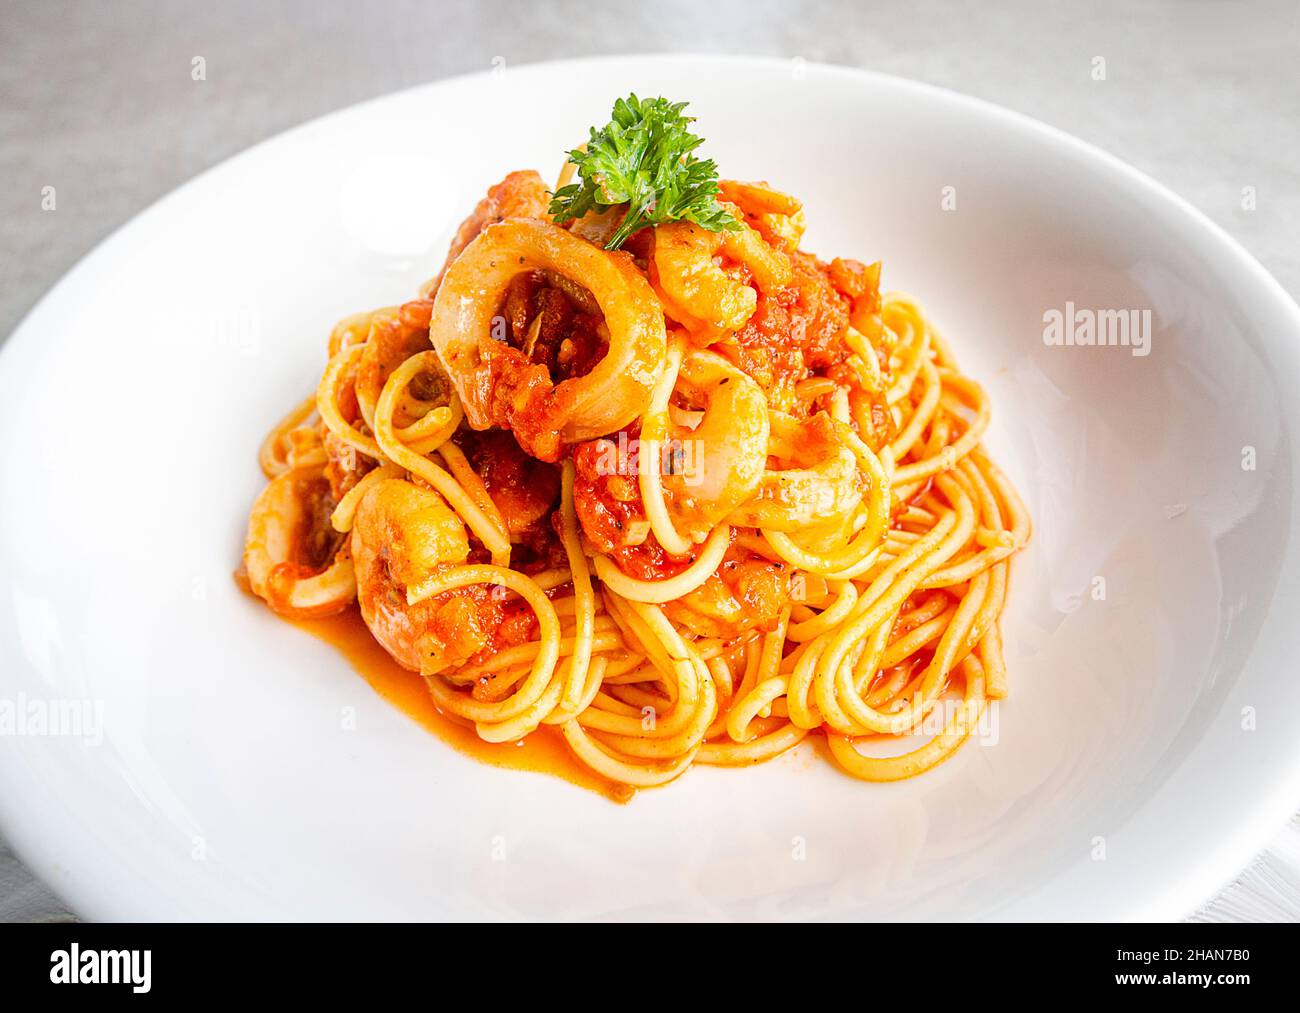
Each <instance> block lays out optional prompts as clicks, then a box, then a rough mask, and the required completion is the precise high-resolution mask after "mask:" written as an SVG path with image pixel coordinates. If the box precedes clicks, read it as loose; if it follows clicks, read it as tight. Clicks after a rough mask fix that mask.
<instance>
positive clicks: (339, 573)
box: [244, 469, 357, 619]
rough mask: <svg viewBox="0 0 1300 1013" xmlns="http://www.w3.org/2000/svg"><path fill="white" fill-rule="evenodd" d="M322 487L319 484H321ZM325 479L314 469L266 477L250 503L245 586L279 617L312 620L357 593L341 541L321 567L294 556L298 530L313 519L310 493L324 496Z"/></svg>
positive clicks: (337, 609) (298, 542) (349, 558)
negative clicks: (260, 489) (254, 498)
mask: <svg viewBox="0 0 1300 1013" xmlns="http://www.w3.org/2000/svg"><path fill="white" fill-rule="evenodd" d="M322 486H323V488H322ZM328 491H329V482H328V480H327V479H326V478H325V476H324V473H323V472H322V471H320V470H319V469H317V470H314V471H303V470H295V471H286V472H285V473H284V474H282V475H278V476H276V477H275V478H273V479H271V481H270V482H269V483H267V486H266V488H265V489H263V490H262V492H261V494H260V495H259V496H258V497H257V500H256V502H254V503H253V509H252V510H251V511H250V512H249V515H248V537H247V538H246V539H245V541H244V572H245V574H246V575H247V577H248V586H249V587H250V588H251V589H252V591H253V593H254V594H256V595H257V596H258V597H259V598H261V599H263V600H264V601H265V602H266V603H267V604H268V605H270V606H271V608H272V609H274V610H275V611H276V612H278V613H280V615H284V616H291V617H293V618H295V619H316V618H319V617H322V616H330V615H334V614H335V613H336V612H342V611H343V610H344V609H345V608H347V607H348V606H349V605H350V604H352V601H353V599H354V598H356V596H357V581H356V576H355V574H354V572H353V568H352V556H351V553H350V552H349V551H348V547H347V545H346V544H343V545H340V546H339V547H338V548H337V550H336V551H335V552H334V555H333V558H332V559H331V560H330V562H329V565H328V566H327V567H325V568H324V569H323V570H322V569H319V568H315V567H311V566H308V565H305V564H303V563H302V562H300V561H299V560H298V559H296V558H295V557H296V556H299V555H300V554H301V553H300V549H301V546H302V542H303V538H304V535H305V534H307V533H308V532H305V531H304V528H305V527H307V526H309V525H311V524H312V523H313V522H314V521H319V520H320V519H321V517H328V513H327V512H321V513H320V516H319V517H313V511H312V509H311V506H310V504H311V502H312V499H313V497H318V496H324V497H328Z"/></svg>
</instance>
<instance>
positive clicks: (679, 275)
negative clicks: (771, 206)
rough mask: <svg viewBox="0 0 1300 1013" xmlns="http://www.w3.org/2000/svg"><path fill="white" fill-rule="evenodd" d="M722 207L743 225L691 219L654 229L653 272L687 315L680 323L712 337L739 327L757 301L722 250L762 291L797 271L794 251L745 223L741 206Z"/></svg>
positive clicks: (672, 301)
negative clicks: (707, 226)
mask: <svg viewBox="0 0 1300 1013" xmlns="http://www.w3.org/2000/svg"><path fill="white" fill-rule="evenodd" d="M723 207H726V208H728V210H730V211H732V212H733V213H734V214H735V215H736V218H737V219H738V220H739V221H740V222H741V227H740V229H738V230H737V231H734V232H707V231H705V230H704V229H702V228H700V227H699V226H698V225H693V224H691V223H690V222H673V223H672V224H670V225H661V226H659V227H658V228H657V229H655V243H654V258H653V273H652V278H653V279H654V280H655V281H656V282H657V284H658V285H659V287H660V289H661V290H662V292H663V294H664V295H665V296H667V300H668V304H669V305H670V306H671V307H672V308H675V309H676V310H677V311H679V313H685V314H686V315H687V316H688V317H689V319H685V320H680V321H679V323H682V324H683V326H685V327H687V328H688V329H689V330H691V331H692V332H693V333H695V334H696V335H703V336H706V337H710V338H716V337H718V336H720V334H724V333H728V332H734V331H737V330H739V329H740V328H741V327H743V326H744V325H745V323H746V321H748V320H749V318H750V317H751V316H753V315H754V310H755V308H756V307H757V305H758V292H756V291H755V290H754V288H753V287H751V286H750V285H749V284H748V283H747V281H746V279H745V277H744V276H743V275H738V274H737V272H736V271H735V270H728V269H726V268H724V267H723V266H722V264H720V263H719V262H718V259H717V258H718V256H719V254H722V255H724V256H725V257H726V258H728V259H730V260H732V261H734V262H735V263H736V264H738V265H740V266H742V267H743V268H744V269H746V270H747V271H748V274H749V277H751V278H752V279H753V281H754V284H755V285H757V286H758V291H761V292H769V293H770V292H777V291H779V290H781V289H783V288H785V287H786V286H787V285H789V284H790V282H791V280H792V277H793V268H792V267H791V264H790V257H789V256H788V255H787V254H786V253H785V252H783V251H782V250H778V249H775V248H773V247H772V246H769V245H768V244H767V243H765V242H764V241H763V237H762V236H761V235H760V234H759V233H758V232H756V231H755V230H754V229H752V228H751V227H750V226H749V225H747V224H745V222H744V219H743V216H742V215H741V214H740V210H739V208H736V207H735V206H734V205H728V204H725V203H724V204H723Z"/></svg>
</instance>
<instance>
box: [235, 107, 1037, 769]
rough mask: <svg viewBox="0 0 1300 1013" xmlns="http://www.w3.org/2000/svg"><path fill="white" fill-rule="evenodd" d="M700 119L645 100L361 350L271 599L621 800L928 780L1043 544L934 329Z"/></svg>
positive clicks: (272, 540) (281, 432) (995, 657)
mask: <svg viewBox="0 0 1300 1013" xmlns="http://www.w3.org/2000/svg"><path fill="white" fill-rule="evenodd" d="M683 108H684V104H675V103H670V102H668V101H666V100H664V99H651V100H644V101H642V100H638V99H637V98H636V96H631V97H629V98H628V99H622V100H619V102H618V103H617V104H616V105H615V107H614V112H613V117H612V119H611V121H610V123H609V124H607V125H606V126H605V127H602V128H600V129H598V130H597V129H593V130H592V131H591V136H590V139H589V140H588V142H587V143H586V144H585V145H584V146H583V147H582V148H579V149H576V150H574V151H572V152H570V153H569V160H568V161H567V162H566V164H565V171H564V172H563V173H562V175H561V178H560V181H559V182H558V183H557V184H556V187H555V189H554V191H551V190H550V189H548V187H547V185H546V183H544V182H543V180H542V179H541V178H540V177H539V176H538V175H537V174H536V173H535V172H531V171H526V172H512V173H510V174H509V175H508V176H506V177H505V179H503V180H502V181H501V182H499V183H497V184H496V185H495V186H492V187H491V188H490V189H489V190H488V192H487V196H486V197H484V199H483V200H482V201H480V202H479V204H478V206H477V207H476V208H475V209H474V210H473V212H472V214H470V216H469V217H468V218H467V219H466V220H465V221H464V223H463V224H462V225H461V226H460V228H459V230H458V231H457V233H456V235H455V238H454V239H453V241H452V244H451V249H450V251H449V253H448V256H447V259H446V263H445V264H444V265H443V267H442V270H441V271H440V272H439V274H438V275H437V276H436V277H435V278H433V279H432V280H431V281H430V282H429V283H428V284H427V285H426V286H424V289H423V291H422V292H421V293H419V295H418V297H417V298H413V299H411V300H410V301H409V302H406V303H404V304H402V305H399V306H393V307H387V308H383V309H378V310H374V311H371V312H365V313H360V314H357V315H356V316H351V317H348V318H346V319H345V320H343V321H341V322H340V323H339V324H338V325H337V326H336V327H335V328H334V330H333V332H332V333H331V334H330V336H329V343H328V356H327V362H326V365H325V368H324V372H323V374H322V375H321V378H320V382H319V385H318V387H317V389H316V392H315V394H314V395H313V396H312V397H310V398H308V399H307V400H306V401H304V402H303V403H302V404H300V405H298V406H297V407H296V408H294V409H293V411H292V412H290V413H289V415H288V416H287V417H286V418H285V419H284V420H283V421H282V422H281V423H280V424H279V425H277V426H276V427H275V429H274V430H273V431H272V432H271V433H270V435H269V436H268V437H267V439H266V441H265V442H264V444H263V446H262V449H261V455H260V457H261V465H262V469H263V471H264V472H265V473H266V476H267V478H268V479H269V483H268V484H267V486H266V488H265V489H264V491H263V492H262V493H261V495H260V496H259V497H258V498H257V501H256V503H255V504H254V506H253V509H252V514H251V517H250V519H249V526H248V538H247V544H246V547H245V553H244V565H243V569H242V571H241V575H242V578H243V580H244V581H245V582H246V586H247V587H249V588H250V589H251V590H252V591H253V592H254V593H255V594H256V595H258V596H259V597H261V598H262V599H264V600H265V602H266V603H267V604H268V605H269V606H270V607H271V608H272V609H274V610H275V611H276V612H278V613H281V614H283V615H286V616H291V617H318V616H324V615H329V614H332V613H336V612H340V611H343V610H347V609H352V608H358V609H359V610H360V614H361V616H362V618H363V619H364V621H365V624H366V626H367V628H368V629H369V631H370V633H371V635H373V637H374V638H375V640H376V641H378V643H379V644H381V645H382V646H383V648H384V649H385V650H386V651H387V652H388V653H389V654H390V655H391V656H392V657H393V658H394V659H395V660H396V661H397V662H398V663H400V664H401V665H402V666H404V667H406V668H407V669H410V671H411V672H412V673H416V674H413V675H412V676H411V678H413V679H414V678H423V680H424V681H425V683H426V684H427V688H428V692H429V693H430V694H431V695H432V697H433V700H434V702H435V703H436V705H437V707H438V708H439V709H440V710H441V711H443V712H444V713H445V714H446V715H448V716H450V717H451V718H452V719H454V720H457V721H459V722H464V723H468V724H471V725H472V726H473V728H474V729H475V730H476V731H477V734H478V735H479V736H480V737H481V738H482V739H484V740H487V741H489V742H515V741H518V740H520V739H523V738H524V737H527V736H532V735H558V736H562V737H563V739H564V741H565V742H566V743H567V745H568V747H569V749H571V750H572V752H573V754H574V755H575V756H576V757H577V758H578V760H580V761H581V762H582V763H583V764H586V765H588V766H589V767H591V768H592V769H594V770H595V771H596V772H597V773H598V774H600V775H601V776H602V777H604V778H606V779H608V780H609V781H612V782H614V783H616V784H618V785H626V786H631V787H634V788H635V787H642V786H651V785H659V784H663V783H665V782H668V781H671V780H673V779H674V778H676V777H678V776H679V775H681V774H682V772H683V771H685V770H686V769H687V768H688V767H689V766H691V765H692V764H695V763H703V764H717V765H726V766H743V765H748V764H754V763H759V762H761V761H764V760H768V759H771V758H773V757H776V756H778V755H779V754H781V753H784V752H785V751H787V750H789V749H791V748H792V747H793V746H795V745H797V744H798V743H799V742H801V741H802V740H803V739H805V738H806V737H808V736H810V735H819V736H824V737H825V739H826V741H827V743H828V744H829V752H830V755H831V756H833V757H834V759H835V761H836V762H837V763H838V764H839V765H840V766H841V767H842V768H843V769H844V770H845V771H847V772H848V773H849V774H851V775H853V776H855V777H858V778H861V779H863V780H868V781H886V780H895V779H898V778H903V777H908V776H910V775H913V774H916V773H918V772H920V771H923V770H925V769H927V768H929V767H932V766H934V765H935V764H937V763H939V762H940V761H942V760H943V759H945V758H946V757H947V756H949V755H950V754H951V753H952V752H953V751H954V750H955V749H956V748H957V747H958V746H959V745H960V744H961V742H962V741H963V740H964V739H965V738H967V737H968V736H969V734H970V733H971V731H972V729H973V728H974V726H975V724H976V722H977V721H978V719H979V718H980V716H981V714H982V713H983V711H984V709H985V707H986V705H987V703H988V702H989V701H991V700H996V699H997V698H999V697H1002V696H1003V695H1004V694H1005V693H1006V692H1007V674H1006V671H1005V669H1004V666H1003V660H1002V648H1001V634H1000V630H999V615H1000V613H1001V611H1002V607H1003V603H1004V601H1005V599H1006V595H1007V575H1008V566H1009V560H1010V557H1011V556H1012V554H1013V553H1015V552H1016V551H1017V550H1018V549H1020V548H1021V547H1022V546H1024V545H1025V543H1026V541H1027V540H1028V537H1029V519H1028V516H1027V515H1026V512H1025V509H1024V507H1023V505H1022V504H1021V501H1020V499H1019V497H1018V496H1017V494H1016V491H1015V490H1014V489H1013V488H1012V486H1011V484H1010V483H1009V482H1008V480H1007V479H1006V477H1005V476H1004V475H1003V473H1002V472H1001V471H999V470H998V468H997V466H996V465H994V464H993V462H992V461H991V460H990V459H989V458H988V456H987V455H986V454H985V452H984V450H983V449H982V447H981V445H980V438H981V435H982V434H983V433H984V431H985V428H986V427H987V425H988V423H989V403H988V400H987V398H986V397H985V394H984V392H983V390H982V389H981V388H980V386H979V385H978V384H977V383H976V382H975V381H974V380H972V379H971V378H969V377H968V376H966V375H964V374H963V373H962V372H961V370H960V369H959V368H958V366H957V363H956V360H955V359H954V356H953V353H952V351H951V349H950V348H949V346H948V345H947V343H946V342H945V341H944V340H943V339H942V338H941V337H940V336H939V334H938V333H937V332H936V331H935V329H934V327H933V326H932V325H931V323H930V322H929V320H928V319H927V317H926V315H925V313H924V312H923V310H922V309H921V307H920V306H919V305H918V304H917V303H916V302H915V301H914V300H913V299H911V298H909V297H907V296H905V295H901V294H897V293H882V292H881V290H880V264H879V263H873V264H870V265H868V264H865V263H861V262H859V261H855V260H849V259H840V258H836V259H834V260H831V261H830V262H829V263H826V262H823V261H821V260H819V259H818V258H817V257H815V256H814V255H812V254H810V253H808V252H805V251H804V250H802V249H801V248H800V240H801V237H802V234H803V231H804V224H805V217H804V210H803V208H802V206H801V204H800V202H799V201H798V200H797V199H796V198H795V197H793V196H791V195H790V194H787V193H785V192H784V191H782V190H780V189H778V188H777V187H775V186H772V185H770V184H768V183H751V182H736V181H731V180H721V181H720V180H718V178H717V173H716V167H715V166H714V164H713V162H712V161H709V160H701V159H699V158H697V157H696V155H695V154H694V151H695V149H696V147H697V146H698V145H699V143H700V139H699V138H698V137H696V136H695V135H694V134H692V133H691V132H690V129H689V128H690V124H691V120H690V119H689V118H688V117H687V116H685V115H684V113H683ZM895 739H898V740H900V741H892V740H895ZM629 794H630V792H629Z"/></svg>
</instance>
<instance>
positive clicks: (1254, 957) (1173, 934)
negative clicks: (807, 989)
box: [0, 923, 1295, 1002]
mask: <svg viewBox="0 0 1300 1013" xmlns="http://www.w3.org/2000/svg"><path fill="white" fill-rule="evenodd" d="M1293 929H1294V926H1292V927H1290V928H1288V927H1285V926H1269V925H1079V924H1065V925H1004V924H992V925H971V924H959V925H952V924H931V925H921V924H911V925H888V924H881V923H865V924H838V925H828V924H816V925H761V926H758V925H747V926H739V925H733V926H716V925H689V926H667V925H596V926H593V925H568V926H554V925H551V926H539V925H520V924H510V925H475V926H462V925H320V924H311V925H269V924H256V925H238V924H216V925H211V924H209V925H194V924H181V925H161V924H141V925H104V924H97V925H90V924H50V925H0V975H2V978H0V980H3V982H4V984H5V995H6V999H7V1000H8V999H20V998H25V997H31V998H37V999H42V998H44V999H48V998H51V997H57V993H59V992H64V993H70V994H73V995H75V996H77V997H79V998H81V999H91V1000H94V999H97V998H99V997H100V996H107V995H108V994H109V993H113V994H114V995H115V996H121V997H126V998H129V999H131V1000H133V1001H139V1002H148V1001H150V1000H151V997H154V996H158V997H162V998H163V999H164V1001H166V1000H174V999H175V998H177V997H180V996H185V997H189V996H195V995H197V996H201V997H202V998H204V999H213V1000H215V999H218V998H225V997H229V998H244V997H248V996H259V997H265V996H268V995H279V994H283V995H286V996H289V995H291V996H293V997H294V998H296V999H300V1000H301V999H310V998H313V997H316V996H319V997H321V998H323V999H330V1000H331V1001H332V1002H338V1001H341V1000H344V999H346V998H348V997H356V998H367V999H374V998H375V997H377V996H380V995H383V994H384V993H385V992H387V991H389V990H390V989H391V990H392V991H393V992H395V993H396V992H398V990H399V989H400V990H401V994H409V990H410V989H411V988H412V987H427V986H428V985H429V983H430V982H433V983H434V984H435V987H438V988H439V989H441V986H440V985H439V984H438V983H450V982H459V983H460V984H461V985H467V984H469V983H471V982H482V981H490V982H492V983H493V984H492V989H493V991H494V992H495V993H496V994H497V996H498V998H500V997H501V995H502V994H503V992H504V993H507V994H508V993H511V992H512V991H513V990H514V989H517V988H524V987H527V986H525V985H524V983H525V982H527V981H533V982H536V983H538V984H539V985H540V983H542V982H546V983H547V984H546V985H545V986H541V987H543V988H553V987H555V986H557V985H561V983H563V982H568V983H570V984H572V983H573V982H574V981H575V980H576V979H575V978H574V976H575V975H579V976H581V980H582V988H583V991H584V992H585V993H586V994H588V995H600V994H606V995H617V994H622V993H621V992H618V991H613V990H617V989H623V990H626V988H627V987H628V986H629V984H631V983H633V982H638V981H639V982H640V984H639V985H636V986H635V987H636V990H637V991H638V992H641V993H644V994H647V995H650V994H653V983H654V982H655V981H657V980H663V976H664V974H666V973H668V971H669V968H668V967H667V966H666V965H665V964H664V961H665V960H668V959H669V957H670V955H671V954H676V958H674V959H687V958H688V957H689V955H691V954H694V958H690V959H698V960H699V961H700V963H699V964H698V965H697V967H696V969H695V970H696V973H697V974H698V973H707V970H708V969H709V968H711V969H712V970H713V971H714V972H715V973H724V971H725V966H726V964H727V963H728V962H729V961H730V960H735V961H738V964H737V965H736V966H737V968H739V967H740V966H742V965H743V964H745V963H746V962H747V961H748V960H751V959H752V958H754V957H755V956H758V955H760V954H762V953H767V954H769V955H771V954H776V953H785V954H786V958H785V959H783V960H782V961H780V962H782V963H785V962H786V960H792V961H793V963H790V964H787V970H789V969H792V968H797V967H802V968H804V970H805V971H808V970H810V969H811V968H812V967H813V966H814V965H816V966H821V967H823V968H831V967H835V966H839V967H842V968H844V970H845V974H846V975H847V977H848V978H852V977H853V976H854V975H855V974H857V973H860V972H861V973H867V975H868V979H869V980H870V982H871V988H870V992H871V995H872V997H873V998H879V997H880V996H881V994H882V992H881V989H884V994H885V995H889V994H891V993H892V994H896V995H898V996H899V997H900V998H912V999H925V998H926V996H927V991H929V990H933V991H934V992H935V993H936V997H940V996H942V995H947V996H948V998H951V997H952V995H953V994H954V989H955V990H957V991H959V992H960V991H963V990H973V991H974V992H976V993H978V992H982V991H984V990H986V989H988V988H996V989H998V990H999V992H1001V993H1008V994H1023V995H1025V996H1031V995H1036V994H1037V995H1041V994H1042V992H1043V990H1045V989H1046V990H1062V991H1064V992H1066V993H1067V994H1069V995H1071V996H1072V997H1074V996H1078V997H1084V996H1087V995H1095V994H1098V993H1110V994H1114V993H1115V992H1116V991H1137V992H1142V991H1147V990H1173V991H1175V992H1178V993H1180V994H1181V993H1186V992H1193V991H1199V992H1203V993H1211V994H1215V995H1216V996H1218V997H1220V998H1225V999H1230V996H1228V995H1221V993H1223V992H1224V990H1232V989H1250V988H1254V987H1256V986H1259V985H1264V986H1266V987H1267V986H1270V985H1271V986H1273V988H1275V989H1276V988H1280V987H1285V986H1287V985H1288V984H1289V982H1290V981H1291V980H1292V975H1291V973H1290V972H1291V971H1292V970H1293V965H1294V963H1295V958H1294V952H1295V947H1294V941H1295V940H1294V938H1293V936H1294V933H1293V931H1292V930H1293ZM692 936H698V938H696V939H692V938H691V937H692ZM669 940H673V942H672V944H671V945H669V942H668V941H669ZM760 942H761V946H759V944H760ZM755 946H759V948H758V949H755V948H754V947H755ZM774 947H776V948H777V949H773V948H774ZM728 954H730V957H728ZM795 954H803V956H802V957H799V958H798V959H795V957H794V955H795ZM706 955H707V958H706ZM971 958H974V959H971ZM810 961H811V963H810ZM639 962H640V963H642V966H641V967H640V968H639V969H638V967H637V966H636V965H637V964H638V963H639ZM751 966H752V965H751ZM759 966H766V967H767V968H768V969H769V971H768V973H772V972H775V971H776V968H775V967H772V966H771V964H768V963H767V962H766V961H764V962H763V963H762V964H760V965H759ZM754 970H756V971H757V970H758V968H754ZM954 975H955V976H956V977H954ZM864 980H867V979H864ZM421 982H423V985H421ZM824 984H826V983H825V982H823V985H824ZM845 984H846V985H848V980H847V978H846V981H845ZM601 985H606V986H607V987H608V988H609V989H610V990H611V991H609V992H603V993H602V992H600V991H593V990H592V989H593V987H597V988H598V987H599V986H601ZM851 992H852V989H851V988H850V993H851ZM678 998H679V999H680V996H679V997H678Z"/></svg>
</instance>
